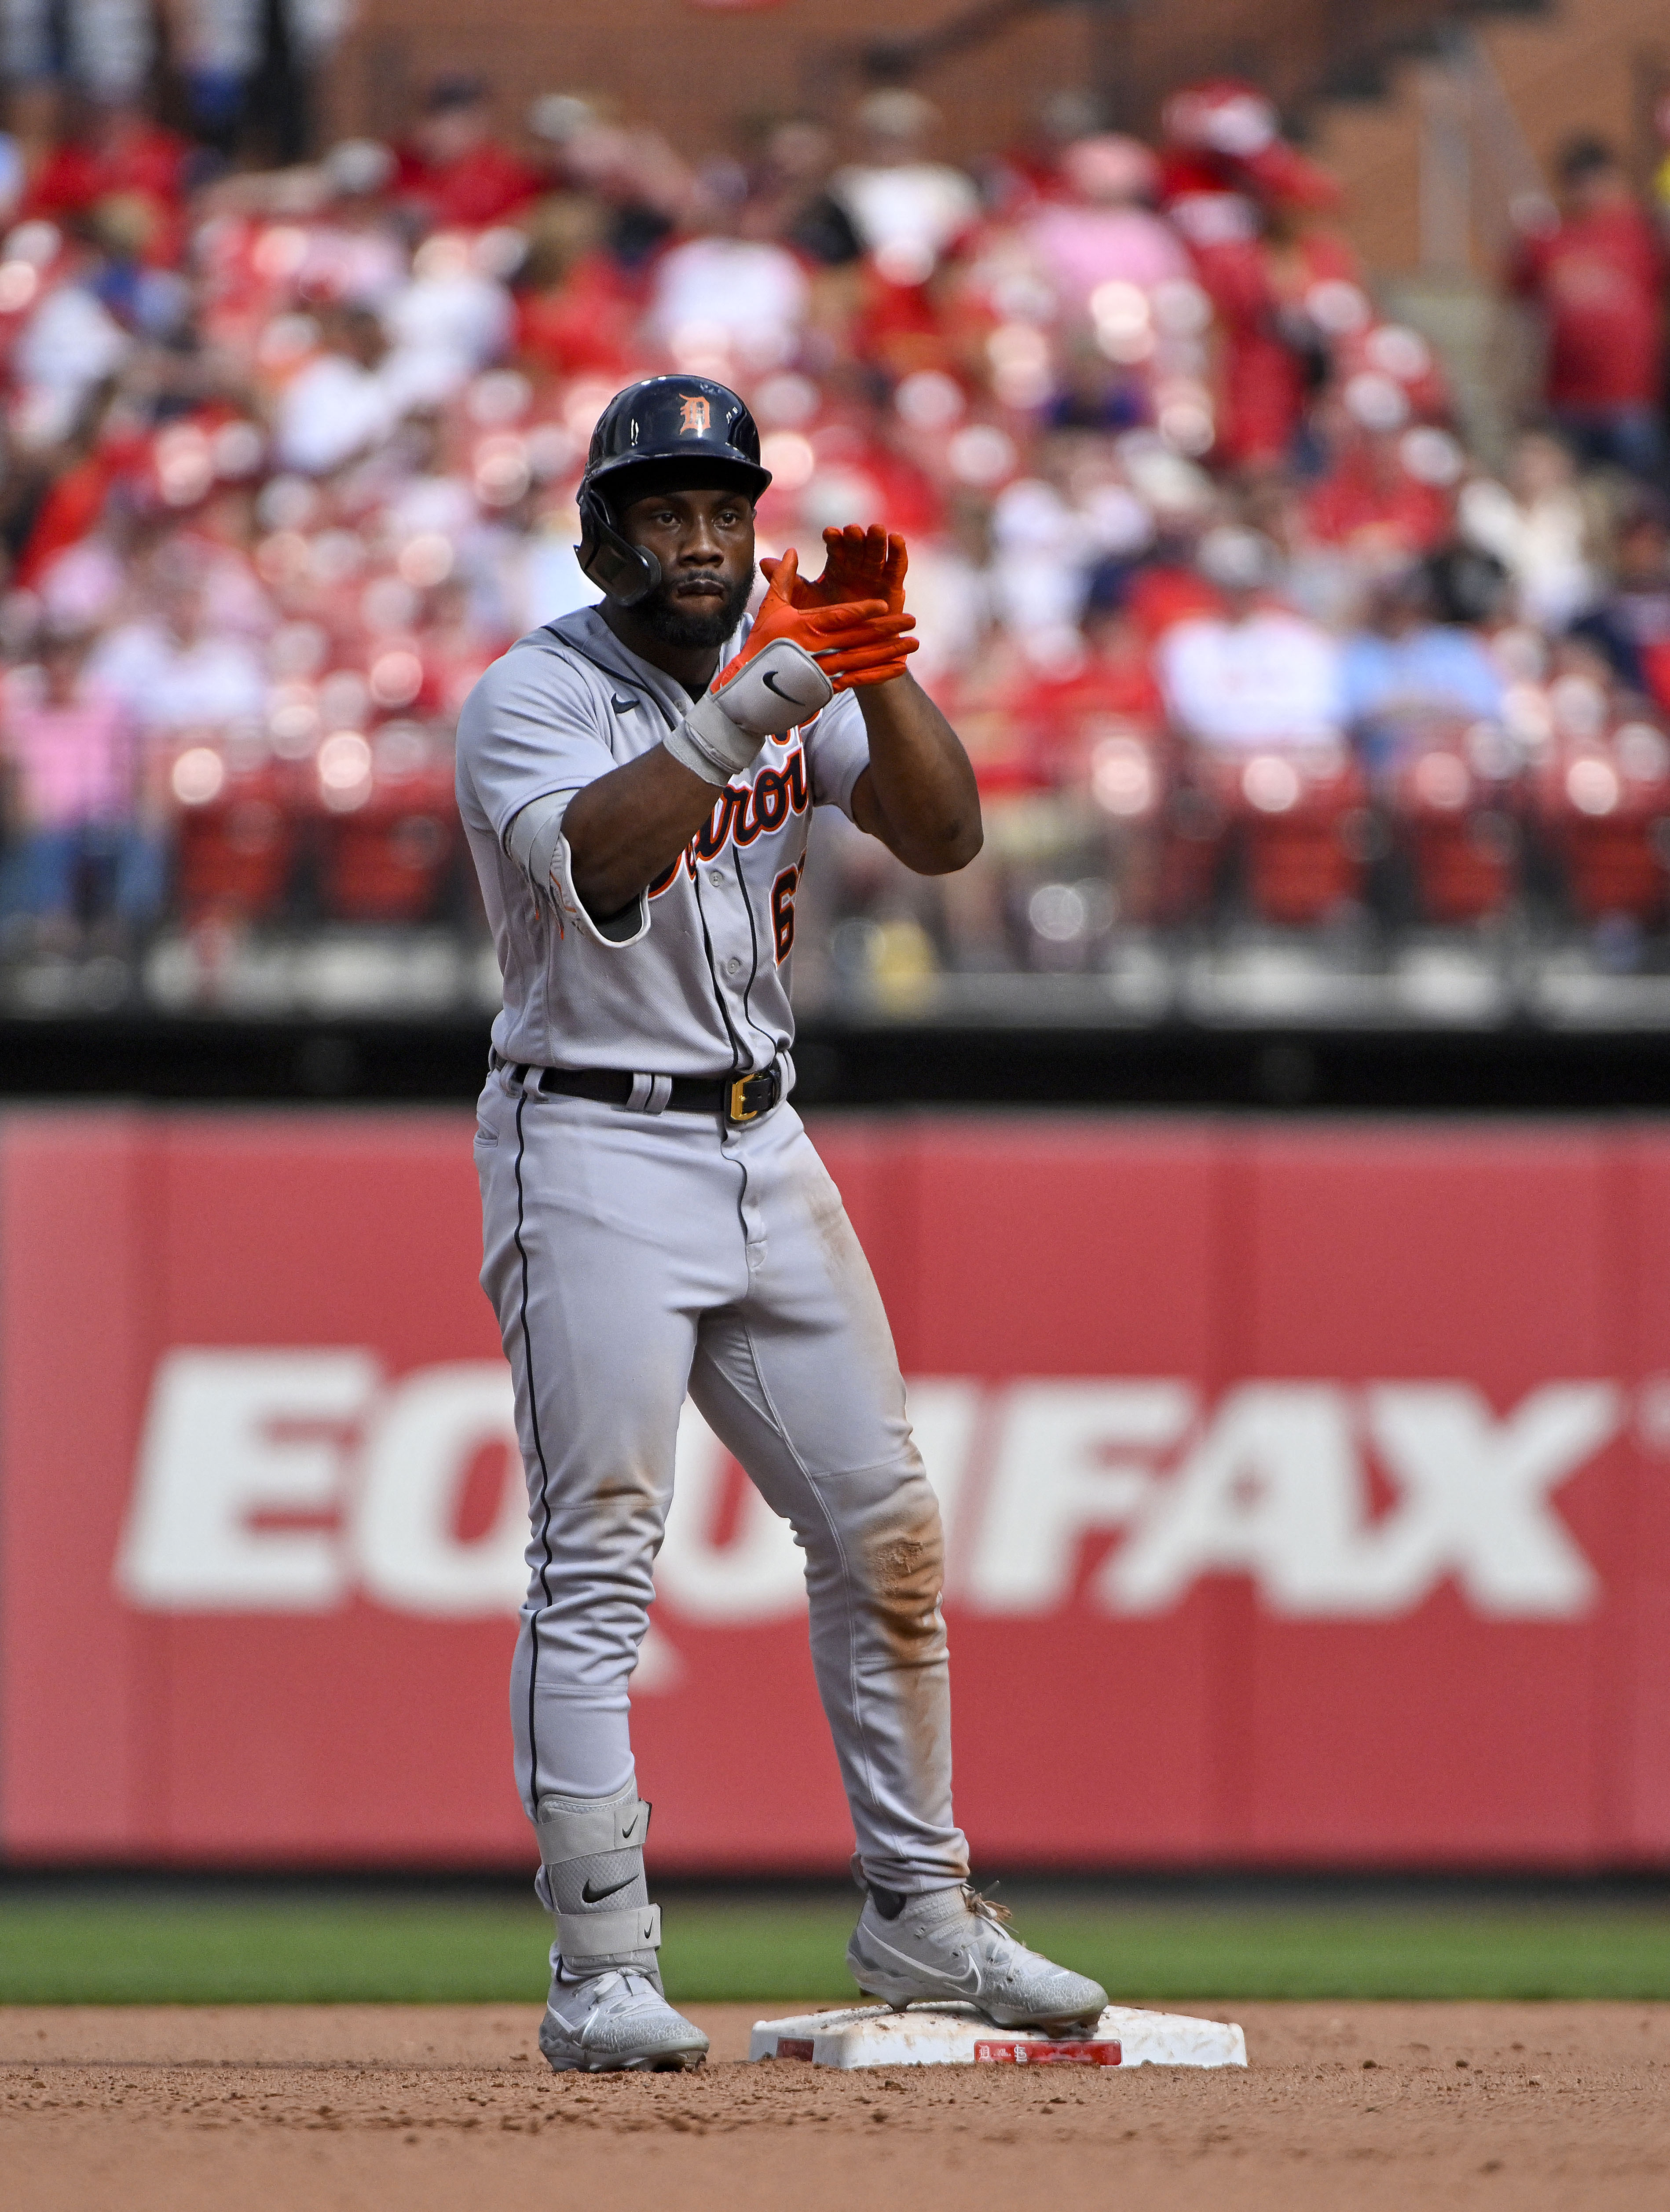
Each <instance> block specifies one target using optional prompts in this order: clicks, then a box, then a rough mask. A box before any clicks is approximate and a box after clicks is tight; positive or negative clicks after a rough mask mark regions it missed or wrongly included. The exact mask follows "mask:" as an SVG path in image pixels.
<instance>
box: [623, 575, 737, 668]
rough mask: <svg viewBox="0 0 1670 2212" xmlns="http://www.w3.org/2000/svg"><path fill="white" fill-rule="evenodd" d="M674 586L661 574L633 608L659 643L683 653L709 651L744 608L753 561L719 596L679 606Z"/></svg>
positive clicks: (721, 640)
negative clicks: (722, 596)
mask: <svg viewBox="0 0 1670 2212" xmlns="http://www.w3.org/2000/svg"><path fill="white" fill-rule="evenodd" d="M674 588H675V587H674V586H673V585H672V584H670V583H669V582H668V581H667V580H665V578H663V580H661V582H660V583H659V584H658V585H657V586H655V589H654V590H653V592H651V593H650V594H649V597H648V598H647V599H641V600H640V601H639V603H638V605H636V607H635V608H634V610H633V612H634V613H635V614H638V615H641V616H642V617H643V619H644V623H645V624H646V626H647V629H649V631H650V633H651V635H653V636H654V637H656V638H658V639H659V641H660V642H661V643H662V644H663V645H671V646H675V647H677V648H678V649H679V651H681V652H685V653H700V652H708V651H713V650H714V649H716V648H717V647H720V646H721V645H723V644H724V643H725V641H726V639H727V638H728V637H729V636H730V635H731V633H732V631H733V630H734V629H736V627H737V624H738V623H739V622H740V621H741V620H742V618H743V617H744V615H745V614H746V613H747V611H748V599H749V594H750V592H752V590H753V588H754V568H753V563H752V562H750V564H749V569H748V574H746V575H745V576H743V577H739V578H738V580H737V582H736V583H735V584H734V585H733V586H732V587H731V589H730V590H729V591H728V592H726V595H725V597H724V598H723V599H707V598H702V599H698V600H696V602H695V605H683V606H681V605H679V603H678V602H677V600H676V599H674V597H673V591H674Z"/></svg>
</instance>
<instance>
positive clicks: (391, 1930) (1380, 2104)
mask: <svg viewBox="0 0 1670 2212" xmlns="http://www.w3.org/2000/svg"><path fill="white" fill-rule="evenodd" d="M1011 1903H1012V1904H1013V1905H1014V1906H1015V1908H1016V1911H1017V1920H1018V1922H1019V1924H1020V1926H1021V1929H1022V1931H1023V1933H1024V1934H1025V1935H1026V1936H1028V1937H1029V1938H1030V1939H1032V1940H1035V1941H1036V1942H1040V1943H1041V1944H1044V1945H1045V1946H1046V1947H1047V1948H1050V1949H1052V1950H1054V1952H1055V1953H1056V1954H1057V1955H1066V1956H1068V1957H1070V1958H1072V1960H1073V1961H1074V1963H1075V1964H1078V1965H1082V1966H1084V1967H1086V1968H1087V1969H1089V1970H1090V1971H1092V1972H1096V1974H1097V1975H1098V1976H1099V1977H1101V1978H1102V1980H1103V1981H1104V1982H1105V1983H1106V1984H1108V1987H1109V1988H1110V1990H1112V1991H1113V1992H1114V1996H1115V1997H1116V1998H1117V1999H1118V2000H1119V2001H1120V2002H1133V2003H1152V2004H1154V2005H1157V2006H1166V2007H1169V2008H1177V2009H1187V2010H1193V2011H1195V2012H1199V2013H1202V2014H1205V2015H1210V2016H1213V2017H1218V2018H1233V2019H1236V2020H1238V2021H1241V2022H1242V2025H1243V2027H1245V2029H1246V2032H1247V2042H1248V2057H1249V2065H1248V2069H1247V2070H1246V2071H1245V2072H1244V2073H1242V2072H1238V2071H1237V2072H1225V2073H1191V2072H1187V2071H1184V2070H1181V2069H1179V2070H1172V2071H1158V2070H1154V2069H1144V2070H1141V2071H1135V2072H1122V2071H1114V2070H1111V2069H1082V2070H1081V2069H1054V2070H1053V2071H1051V2072H1050V2073H1048V2074H1041V2073H1039V2072H1037V2071H1034V2072H1032V2073H1031V2074H1022V2073H1017V2072H1016V2071H1015V2070H1014V2069H1004V2068H991V2069H987V2068H969V2069H890V2070H888V2071H886V2072H878V2073H871V2074H857V2075H841V2074H835V2073H829V2072H826V2071H824V2070H823V2069H816V2070H814V2069H812V2068H811V2067H808V2066H799V2065H776V2066H749V2065H748V2064H746V2063H744V2060H745V2054H746V2051H747V2032H748V2028H749V2027H750V2024H751V2022H752V2021H754V2020H755V2019H756V2018H758V2017H760V2016H761V2015H762V2014H771V2013H778V2014H783V2013H788V2012H791V2011H793V2010H797V2009H806V2008H811V2006H813V2005H816V2004H819V2003H823V2004H835V2003H839V2002H842V2001H843V2000H846V1999H848V1998H850V1996H851V1984H849V1983H848V1981H847V1978H846V1976H845V1973H844V1972H843V1970H842V1967H841V1946H842V1943H843V1942H844V1939H845V1936H846V1933H847V1929H848V1927H849V1925H850V1923H851V1919H852V1911H851V1907H850V1905H848V1903H847V1899H846V1897H845V1896H844V1895H843V1894H841V1893H836V1892H834V1891H830V1892H815V1893H795V1894H785V1895H780V1896H776V1897H767V1898H764V1899H746V1898H740V1897H738V1896H735V1895H714V1894H707V1895H702V1894H699V1893H690V1894H687V1895H683V1896H678V1895H677V1894H676V1893H669V1903H668V1911H667V1942H666V1948H665V1953H664V1960H665V1968H666V1976H667V1981H668V1985H669V1990H670V1993H671V1995H673V1996H675V1998H677V2000H678V2001H680V2002H683V2004H684V2005H685V2006H686V2007H687V2008H688V2009H689V2011H690V2012H691V2014H692V2015H693V2016H694V2017H695V2018H696V2019H697V2020H698V2021H700V2023H701V2026H702V2027H704V2028H705V2029H706V2030H707V2033H708V2034H709V2035H710V2037H711V2038H712V2039H713V2056H712V2058H711V2060H710V2062H709V2064H708V2066H707V2069H705V2070H704V2071H703V2072H701V2073H700V2074H698V2075H662V2076H648V2077H645V2076H615V2077H578V2076H567V2077H563V2078H562V2079H558V2078H556V2077H554V2076H553V2075H550V2073H549V2072H548V2071H547V2069H545V2067H544V2064H543V2063H541V2062H540V2060H539V2058H538V2056H537V2051H535V2049H534V2046H533V2033H534V2029H535V2027H536V2024H537V2013H538V2005H539V2002H540V1996H541V1972H540V1969H541V1946H542V1943H543V1941H544V1921H543V1917H542V1916H541V1915H539V1913H538V1912H537V1909H536V1908H535V1907H534V1906H533V1905H532V1904H531V1900H530V1901H529V1902H527V1903H524V1902H522V1901H521V1900H519V1899H516V1898H514V1897H513V1896H512V1895H510V1894H509V1893H507V1892H503V1891H495V1892H486V1893H484V1892H481V1891H475V1890H465V1889H459V1890H434V1889H428V1890H417V1889H411V1890H404V1891H386V1890H378V1891H374V1892H373V1891H367V1890H364V1889H358V1888H354V1887H343V1888H341V1889H337V1890H331V1891H320V1890H318V1889H314V1888H301V1887H272V1888H267V1889H253V1888H247V1887H237V1888H234V1887H223V1888H219V1889H214V1890H210V1891H207V1892H205V1891H203V1890H202V1889H200V1888H191V1887H168V1886H166V1885H162V1886H158V1885H147V1886H140V1887H127V1888H122V1889H111V1888H107V1887H87V1886H84V1885H73V1886H55V1887H13V1888H12V1889H10V1890H9V1891H4V1892H0V2161H3V2165H0V2171H3V2172H4V2174H5V2175H6V2182H5V2185H4V2191H3V2195H4V2200H5V2202H6V2203H8V2204H9V2205H16V2206H17V2207H19V2208H20V2212H72V2208H73V2212H88V2208H103V2207H104V2206H106V2205H113V2204H115V2203H118V2202H119V2203H121V2204H122V2205H123V2206H124V2208H131V2212H150V2208H153V2207H155V2208H156V2212H163V2208H165V2207H166V2208H167V2212H197V2208H199V2207H204V2208H206V2207H220V2206H223V2205H232V2204H234V2203H242V2202H244V2201H245V2200H246V2199H252V2200H255V2201H258V2203H259V2204H260V2206H261V2208H262V2212H303V2208H307V2212H312V2208H314V2207H335V2206H338V2205H340V2206H342V2207H343V2208H348V2207H353V2208H356V2212H357V2208H362V2207H367V2206H381V2205H384V2204H389V2205H393V2204H396V2203H398V2204H399V2205H400V2206H401V2207H402V2208H403V2212H407V2208H410V2212H426V2208H428V2207H430V2206H434V2207H435V2208H437V2212H439V2208H441V2207H443V2206H444V2207H446V2212H456V2208H458V2206H459V2205H460V2204H465V2205H467V2206H468V2207H469V2208H470V2212H498V2208H500V2207H501V2206H502V2207H505V2208H510V2207H516V2208H517V2212H521V2208H523V2207H525V2205H526V2204H528V2203H530V2202H534V2201H537V2192H539V2191H542V2190H544V2191H555V2192H556V2195H555V2198H554V2200H553V2201H556V2202H557V2203H562V2204H563V2205H568V2204H571V2203H572V2204H578V2203H586V2202H589V2201H591V2200H592V2198H593V2197H598V2196H603V2197H607V2198H608V2199H610V2201H622V2200H635V2201H644V2200H645V2199H646V2198H649V2199H653V2201H655V2202H658V2203H668V2204H674V2205H677V2206H679V2207H689V2208H692V2212H703V2208H706V2207H707V2206H709V2205H712V2206H720V2205H721V2204H722V2205H724V2206H725V2207H726V2212H732V2208H734V2207H736V2206H737V2205H738V2204H739V2203H740V2204H749V2205H752V2204H756V2203H757V2204H761V2205H765V2204H770V2205H773V2206H777V2205H785V2206H789V2205H792V2206H796V2207H804V2208H806V2212H822V2208H823V2207H825V2206H828V2207H830V2208H834V2207H836V2206H839V2207H840V2208H841V2212H847V2208H849V2207H850V2206H851V2205H852V2204H853V2203H854V2202H855V2201H859V2200H861V2199H863V2198H864V2197H869V2196H872V2195H874V2196H880V2195H881V2194H883V2193H884V2192H885V2194H886V2196H887V2197H888V2198H889V2199H890V2200H891V2201H895V2202H901V2203H909V2202H922V2203H927V2202H932V2201H939V2202H948V2203H955V2204H956V2205H957V2206H958V2207H960V2208H961V2207H966V2208H969V2212H981V2208H985V2207H987V2206H991V2207H994V2208H995V2207H998V2206H999V2205H1002V2206H1015V2205H1018V2206H1029V2205H1034V2204H1039V2205H1041V2204H1053V2203H1055V2202H1057V2201H1058V2200H1060V2199H1061V2198H1063V2197H1069V2198H1076V2199H1078V2200H1080V2201H1084V2202H1089V2203H1096V2202H1099V2201H1102V2198H1104V2197H1111V2196H1112V2194H1113V2193H1114V2192H1115V2191H1117V2192H1118V2195H1119V2197H1120V2200H1121V2201H1122V2202H1124V2203H1130V2204H1138V2205H1140V2206H1142V2207H1144V2208H1145V2212H1146V2208H1153V2212H1173V2208H1175V2212H1192V2208H1194V2207H1196V2206H1199V2207H1205V2206H1208V2205H1210V2206H1211V2207H1212V2212H1242V2208H1248V2212H1251V2209H1252V2208H1254V2207H1265V2206H1269V2207H1272V2208H1274V2207H1277V2206H1280V2207H1282V2208H1294V2212H1310V2209H1311V2208H1313V2207H1314V2208H1316V2212H1322V2209H1323V2208H1327V2212H1334V2209H1335V2208H1341V2212H1344V2208H1356V2207H1359V2206H1360V2207H1363V2208H1369V2212H1375V2208H1380V2207H1382V2206H1383V2207H1387V2208H1391V2207H1394V2206H1396V2207H1399V2208H1404V2207H1408V2206H1412V2205H1422V2206H1424V2205H1429V2204H1430V2205H1450V2204H1454V2205H1457V2206H1471V2205H1474V2204H1478V2205H1481V2206H1486V2205H1487V2206H1500V2207H1503V2208H1507V2207H1512V2208H1514V2212H1521V2208H1523V2212H1539V2208H1542V2207H1544V2206H1547V2207H1549V2208H1551V2209H1552V2208H1553V2207H1555V2206H1558V2207H1559V2208H1561V2212H1587V2208H1590V2207H1595V2208H1601V2207H1604V2208H1612V2207H1618V2208H1625V2207H1627V2208H1630V2209H1631V2212H1636V2208H1642V2212H1645V2209H1646V2208H1649V2207H1658V2206H1660V2205H1662V2204H1663V2203H1666V2202H1670V1909H1667V1907H1666V1905H1665V1903H1664V1901H1663V1899H1661V1898H1660V1897H1658V1896H1656V1895H1655V1894H1653V1893H1631V1892H1628V1891H1558V1890H1552V1891H1545V1892H1534V1893H1533V1892H1525V1891H1515V1890H1513V1889H1503V1890H1491V1889H1483V1888H1480V1889H1462V1888H1458V1889H1456V1890H1454V1891H1453V1892H1441V1893H1435V1892H1432V1891H1430V1890H1418V1889H1410V1890H1377V1891H1363V1892H1350V1891H1338V1892H1332V1893H1322V1894H1320V1895H1317V1894H1308V1893H1304V1892H1303V1891H1302V1890H1298V1889H1295V1890H1292V1891H1281V1890H1275V1891H1259V1890H1254V1891H1249V1892H1237V1891H1221V1892H1214V1891H1208V1892H1202V1893H1199V1894H1191V1893H1181V1892H1178V1891H1175V1890H1171V1891H1168V1890H1157V1891H1154V1892H1152V1893H1148V1892H1143V1891H1140V1890H1138V1891H1128V1892H1121V1893H1118V1894H1115V1895H1110V1894H1108V1893H1093V1892H1083V1891H1037V1892H1033V1891H1025V1892H1021V1893H1017V1895H1016V1896H1015V1897H1014V1898H1013V1899H1011Z"/></svg>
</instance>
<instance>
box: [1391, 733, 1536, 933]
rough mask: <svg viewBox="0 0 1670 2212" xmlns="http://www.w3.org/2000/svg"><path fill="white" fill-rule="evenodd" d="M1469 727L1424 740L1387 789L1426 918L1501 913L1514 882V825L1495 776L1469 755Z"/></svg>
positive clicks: (1452, 919) (1449, 920)
mask: <svg viewBox="0 0 1670 2212" xmlns="http://www.w3.org/2000/svg"><path fill="white" fill-rule="evenodd" d="M1391 796H1392V805H1393V808H1394V813H1395V815H1396V817H1397V823H1398V829H1399V834H1400V842H1402V844H1403V846H1404V848H1405V849H1406V852H1407V853H1408V854H1409V858H1410V862H1411V865H1412V868H1413V871H1414V877H1415V885H1416V892H1417V896H1418V899H1419V902H1420V908H1421V912H1422V914H1423V915H1424V918H1425V919H1426V920H1427V921H1432V922H1439V923H1446V924H1449V925H1452V926H1459V925H1461V924H1465V923H1467V922H1475V921H1484V920H1485V918H1486V917H1487V916H1488V915H1495V914H1500V913H1502V912H1503V910H1504V908H1506V907H1507V906H1508V905H1509V902H1510V901H1511V900H1512V898H1513V896H1514V894H1515V889H1516V887H1517V883H1518V868H1517V854H1516V849H1515V843H1516V841H1515V833H1514V827H1513V823H1512V821H1511V819H1510V817H1509V813H1508V811H1507V808H1506V805H1505V803H1504V801H1505V797H1506V793H1505V787H1504V785H1503V781H1502V780H1501V779H1500V778H1497V777H1486V776H1485V775H1481V774H1480V772H1479V766H1478V764H1477V763H1475V762H1474V761H1473V760H1471V759H1469V757H1468V755H1467V732H1464V731H1460V730H1458V731H1455V732H1452V733H1450V735H1449V737H1448V741H1444V740H1442V739H1441V740H1439V741H1437V742H1435V743H1432V744H1429V745H1427V746H1426V747H1425V749H1424V750H1422V751H1420V752H1418V753H1417V754H1416V755H1415V757H1413V759H1412V760H1411V761H1409V762H1408V763H1407V764H1406V766H1405V768H1404V769H1402V771H1401V773H1400V775H1398V777H1397V778H1396V780H1395V781H1394V785H1393V787H1392V794H1391Z"/></svg>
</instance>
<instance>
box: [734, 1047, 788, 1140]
mask: <svg viewBox="0 0 1670 2212" xmlns="http://www.w3.org/2000/svg"><path fill="white" fill-rule="evenodd" d="M782 1095H783V1079H782V1077H781V1076H780V1074H779V1073H778V1072H777V1064H776V1062H775V1061H773V1062H772V1064H771V1066H769V1067H757V1068H756V1069H755V1070H754V1072H753V1073H752V1074H751V1075H739V1076H738V1078H737V1079H736V1081H735V1082H734V1083H733V1084H732V1085H731V1087H730V1089H729V1090H728V1091H726V1094H725V1118H726V1121H728V1122H729V1123H730V1125H731V1127H732V1128H733V1129H740V1128H745V1127H747V1126H748V1124H749V1123H750V1121H761V1120H762V1119H763V1118H764V1116H765V1115H768V1113H769V1112H770V1111H771V1109H772V1108H773V1107H774V1105H775V1104H776V1103H777V1102H778V1100H779V1099H780V1097H782Z"/></svg>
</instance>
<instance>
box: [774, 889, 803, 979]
mask: <svg viewBox="0 0 1670 2212" xmlns="http://www.w3.org/2000/svg"><path fill="white" fill-rule="evenodd" d="M799 888H800V871H799V868H785V869H784V871H783V872H782V874H781V875H780V876H779V877H778V878H777V880H776V882H775V883H774V884H773V885H772V886H771V934H772V937H773V939H774V942H775V944H776V947H777V965H778V966H779V967H781V966H782V964H783V963H784V961H785V960H786V959H787V958H788V956H789V953H790V951H791V950H792V947H793V944H794V894H795V893H796V891H798V890H799Z"/></svg>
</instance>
